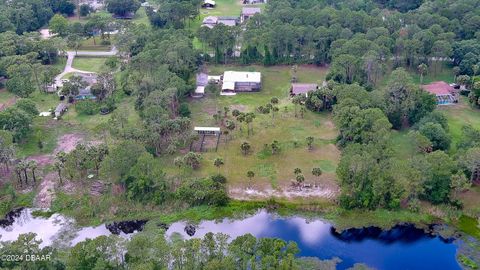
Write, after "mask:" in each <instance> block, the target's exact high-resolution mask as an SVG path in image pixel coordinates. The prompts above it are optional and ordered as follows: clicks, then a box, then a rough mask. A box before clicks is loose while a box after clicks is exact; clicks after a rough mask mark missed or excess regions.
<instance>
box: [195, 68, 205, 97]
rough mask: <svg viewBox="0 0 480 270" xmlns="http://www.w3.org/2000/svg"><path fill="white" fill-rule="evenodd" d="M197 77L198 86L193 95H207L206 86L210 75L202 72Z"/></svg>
mask: <svg viewBox="0 0 480 270" xmlns="http://www.w3.org/2000/svg"><path fill="white" fill-rule="evenodd" d="M196 79H197V80H196V85H197V87H196V88H195V92H193V94H192V97H194V98H201V97H203V96H204V95H205V87H206V86H207V84H208V75H207V74H206V73H203V72H200V73H198V74H197V77H196Z"/></svg>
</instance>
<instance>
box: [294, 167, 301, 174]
mask: <svg viewBox="0 0 480 270" xmlns="http://www.w3.org/2000/svg"><path fill="white" fill-rule="evenodd" d="M293 173H294V174H295V175H298V174H301V173H302V170H301V169H300V168H295V169H293Z"/></svg>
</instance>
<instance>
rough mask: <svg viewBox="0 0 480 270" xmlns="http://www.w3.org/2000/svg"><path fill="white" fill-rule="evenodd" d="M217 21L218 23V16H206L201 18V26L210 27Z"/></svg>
mask: <svg viewBox="0 0 480 270" xmlns="http://www.w3.org/2000/svg"><path fill="white" fill-rule="evenodd" d="M217 23H218V17H216V16H208V17H205V18H204V19H203V21H202V26H204V27H208V28H210V29H212V28H213V27H214V26H215V25H216V24H217Z"/></svg>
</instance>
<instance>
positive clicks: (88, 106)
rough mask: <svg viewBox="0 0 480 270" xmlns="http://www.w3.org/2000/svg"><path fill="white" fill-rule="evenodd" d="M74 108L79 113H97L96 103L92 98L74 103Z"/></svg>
mask: <svg viewBox="0 0 480 270" xmlns="http://www.w3.org/2000/svg"><path fill="white" fill-rule="evenodd" d="M75 110H76V111H77V113H78V114H80V115H94V114H97V113H98V104H97V103H96V102H95V101H92V100H82V101H79V102H77V104H75Z"/></svg>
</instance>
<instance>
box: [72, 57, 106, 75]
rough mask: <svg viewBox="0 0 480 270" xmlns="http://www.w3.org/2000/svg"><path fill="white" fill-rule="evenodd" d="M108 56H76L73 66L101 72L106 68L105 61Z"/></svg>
mask: <svg viewBox="0 0 480 270" xmlns="http://www.w3.org/2000/svg"><path fill="white" fill-rule="evenodd" d="M106 60H107V58H104V57H78V56H77V57H75V59H74V60H73V65H72V67H73V68H76V69H79V70H84V71H92V72H97V73H98V72H101V71H103V70H105V69H106V67H105V61H106Z"/></svg>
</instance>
